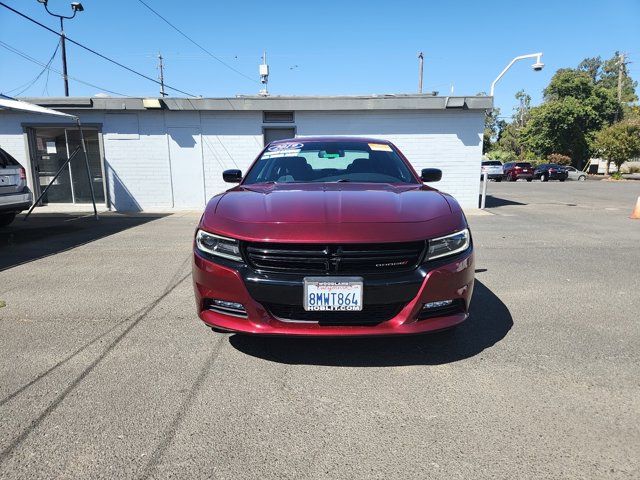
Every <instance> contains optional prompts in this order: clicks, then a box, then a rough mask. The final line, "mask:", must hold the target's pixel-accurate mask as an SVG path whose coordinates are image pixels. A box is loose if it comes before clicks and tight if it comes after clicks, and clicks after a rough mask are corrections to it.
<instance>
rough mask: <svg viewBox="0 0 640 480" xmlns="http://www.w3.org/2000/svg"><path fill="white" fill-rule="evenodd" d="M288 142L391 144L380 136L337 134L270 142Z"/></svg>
mask: <svg viewBox="0 0 640 480" xmlns="http://www.w3.org/2000/svg"><path fill="white" fill-rule="evenodd" d="M290 142H303V143H310V142H355V143H383V144H386V145H392V143H391V142H390V141H389V140H383V139H381V138H370V137H349V136H338V137H326V136H325V137H322V136H317V137H295V138H283V139H281V140H274V141H273V142H271V144H272V145H273V144H277V143H290Z"/></svg>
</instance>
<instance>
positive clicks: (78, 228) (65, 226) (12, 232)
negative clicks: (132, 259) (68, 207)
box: [0, 212, 166, 272]
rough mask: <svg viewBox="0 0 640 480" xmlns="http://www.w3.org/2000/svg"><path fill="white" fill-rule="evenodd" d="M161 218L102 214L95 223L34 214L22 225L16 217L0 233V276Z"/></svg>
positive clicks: (77, 216)
mask: <svg viewBox="0 0 640 480" xmlns="http://www.w3.org/2000/svg"><path fill="white" fill-rule="evenodd" d="M165 216H166V214H120V213H115V212H106V213H101V214H100V218H99V220H96V219H95V218H94V217H93V215H87V214H86V213H67V214H65V213H38V214H34V215H32V216H30V217H29V218H28V219H27V221H23V218H24V215H19V216H18V217H16V219H15V220H14V221H13V223H11V224H10V225H8V226H6V227H3V228H1V229H0V272H1V271H3V270H6V269H8V268H12V267H15V266H17V265H21V264H23V263H27V262H30V261H33V260H37V259H39V258H43V257H46V256H49V255H54V254H56V253H59V252H63V251H65V250H69V249H72V248H75V247H78V246H80V245H84V244H86V243H89V242H93V241H95V240H98V239H100V238H103V237H107V236H109V235H113V234H115V233H118V232H121V231H123V230H126V229H129V228H133V227H137V226H138V225H142V224H144V223H147V222H150V221H153V220H156V219H159V218H162V217H165Z"/></svg>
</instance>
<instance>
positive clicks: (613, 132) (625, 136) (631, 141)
mask: <svg viewBox="0 0 640 480" xmlns="http://www.w3.org/2000/svg"><path fill="white" fill-rule="evenodd" d="M594 146H595V150H596V152H597V153H598V154H599V155H601V156H602V158H604V159H605V160H606V161H607V173H609V165H610V164H611V162H613V163H614V164H615V165H616V167H617V169H618V171H620V167H622V164H623V163H624V162H626V161H628V160H631V159H634V158H636V157H640V122H638V121H635V120H633V121H630V120H628V121H623V122H618V123H615V124H613V125H610V126H608V127H605V128H603V129H602V130H600V131H599V132H598V133H597V134H596V137H595V142H594Z"/></svg>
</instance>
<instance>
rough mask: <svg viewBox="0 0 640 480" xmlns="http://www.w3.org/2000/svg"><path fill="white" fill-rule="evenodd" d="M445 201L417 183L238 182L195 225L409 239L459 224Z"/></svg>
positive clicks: (235, 232)
mask: <svg viewBox="0 0 640 480" xmlns="http://www.w3.org/2000/svg"><path fill="white" fill-rule="evenodd" d="M450 202H451V203H453V204H455V200H453V199H452V198H451V197H449V196H446V198H445V195H443V194H442V193H440V192H439V191H437V190H434V189H432V188H429V187H426V186H423V185H400V186H398V185H390V184H374V185H372V184H356V183H349V184H345V183H336V184H304V185H302V184H284V185H283V184H271V185H264V184H262V185H250V186H239V187H236V188H234V189H232V190H229V191H228V192H226V193H225V194H223V195H222V196H219V197H214V198H213V199H212V200H211V202H210V203H209V205H208V206H207V209H206V211H205V214H204V216H203V219H202V223H201V225H202V227H203V228H205V229H207V230H209V231H212V232H215V233H219V234H224V235H229V236H232V237H236V238H241V239H247V240H256V239H261V240H273V241H276V240H277V241H299V242H305V241H363V239H365V240H367V241H381V242H382V241H409V240H415V239H418V238H427V237H428V236H431V235H434V234H437V233H439V232H441V231H444V232H445V233H448V232H450V231H452V230H454V229H456V228H464V226H465V224H466V222H465V220H464V216H463V215H462V212H461V211H460V210H459V207H457V204H455V207H456V208H454V209H452V206H451V204H450ZM436 219H438V220H437V221H436ZM427 224H428V225H429V226H428V227H427V228H425V225H427ZM384 225H388V228H385V227H384ZM425 230H427V231H426V232H425ZM425 235H426V236H425Z"/></svg>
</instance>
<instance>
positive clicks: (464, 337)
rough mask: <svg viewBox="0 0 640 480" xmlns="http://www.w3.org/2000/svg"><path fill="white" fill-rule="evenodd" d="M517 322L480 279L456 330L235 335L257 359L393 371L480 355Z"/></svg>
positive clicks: (240, 347) (243, 348)
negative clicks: (356, 335) (353, 334)
mask: <svg viewBox="0 0 640 480" xmlns="http://www.w3.org/2000/svg"><path fill="white" fill-rule="evenodd" d="M512 326H513V319H512V318H511V314H510V313H509V309H508V308H507V306H506V305H505V304H504V303H502V301H501V300H500V299H499V298H498V297H497V296H496V295H495V294H494V293H493V292H492V291H491V290H490V289H488V288H487V287H486V286H485V285H484V284H483V283H482V282H479V281H478V280H476V283H475V288H474V292H473V298H472V301H471V315H470V316H469V319H468V320H467V321H466V322H464V323H463V324H462V325H460V326H459V327H458V328H457V329H456V330H455V331H453V332H443V333H433V334H426V335H412V336H406V337H405V336H399V337H368V338H367V337H362V338H340V337H335V338H326V337H325V338H308V337H307V338H291V337H259V336H255V337H254V336H249V335H240V334H238V335H231V336H230V337H229V343H230V344H231V345H232V346H233V347H234V348H236V349H237V350H239V351H241V352H243V353H245V354H247V355H251V356H254V357H258V358H262V359H265V360H270V361H272V362H279V363H285V364H292V365H325V366H339V367H391V366H406V365H441V364H445V363H451V362H456V361H459V360H463V359H465V358H469V357H473V356H475V355H478V354H479V353H480V352H482V351H483V350H485V349H486V348H489V347H491V346H493V345H495V344H496V343H497V342H499V341H500V340H502V339H503V338H504V337H505V336H506V335H507V333H508V332H509V330H510V329H511V327H512Z"/></svg>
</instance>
